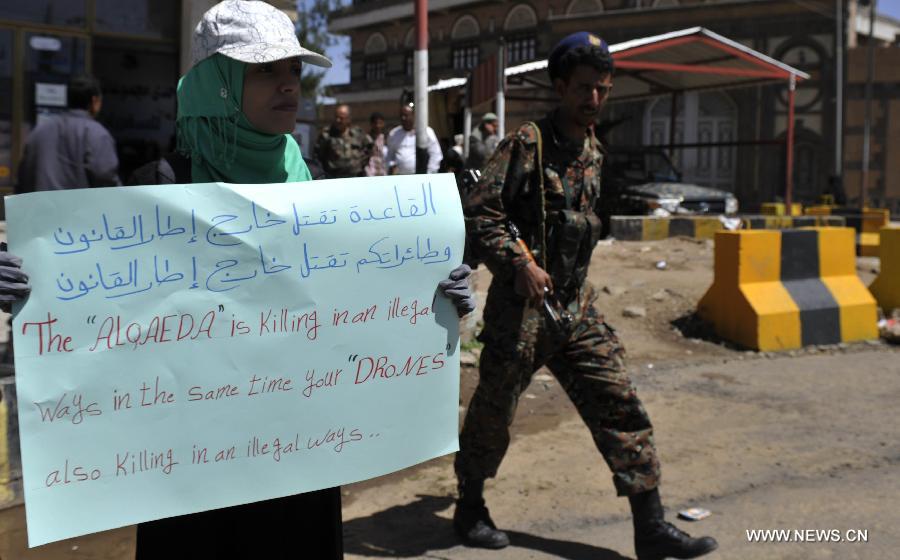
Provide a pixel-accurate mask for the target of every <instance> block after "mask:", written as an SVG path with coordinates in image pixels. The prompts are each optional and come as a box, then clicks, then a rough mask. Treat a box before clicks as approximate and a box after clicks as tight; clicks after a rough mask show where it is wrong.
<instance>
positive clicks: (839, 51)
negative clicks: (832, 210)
mask: <svg viewBox="0 0 900 560" xmlns="http://www.w3.org/2000/svg"><path fill="white" fill-rule="evenodd" d="M834 5H835V8H834V19H835V24H834V29H835V33H834V37H835V48H834V53H835V54H834V64H835V77H834V92H835V93H834V105H835V107H834V182H835V184H834V185H833V187H834V189H835V192H834V193H832V194H837V192H840V191H841V190H842V188H843V187H842V186H841V183H842V177H843V174H844V30H845V28H846V26H845V24H844V2H843V0H837V2H835V3H834Z"/></svg>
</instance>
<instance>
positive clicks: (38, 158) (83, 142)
mask: <svg viewBox="0 0 900 560" xmlns="http://www.w3.org/2000/svg"><path fill="white" fill-rule="evenodd" d="M67 94H68V109H67V110H66V111H63V112H61V113H56V114H53V115H50V116H48V117H47V118H46V120H44V121H42V122H41V123H40V124H38V125H37V126H36V127H35V128H34V130H32V131H31V134H29V135H28V139H27V140H26V141H25V155H24V157H23V158H22V163H21V165H20V166H19V174H18V181H16V193H25V192H32V191H51V190H62V189H78V188H84V187H112V186H116V185H121V184H122V182H121V181H120V180H119V175H118V170H119V158H118V157H116V142H115V140H113V137H112V136H111V135H110V133H109V131H107V130H106V128H104V127H103V125H102V124H100V123H98V122H97V121H96V120H94V117H96V116H97V114H98V113H99V112H100V107H101V105H102V98H101V95H100V83H99V82H98V81H97V80H96V79H95V78H93V77H91V76H77V77H75V78H73V79H72V81H70V82H69V85H68V88H67Z"/></svg>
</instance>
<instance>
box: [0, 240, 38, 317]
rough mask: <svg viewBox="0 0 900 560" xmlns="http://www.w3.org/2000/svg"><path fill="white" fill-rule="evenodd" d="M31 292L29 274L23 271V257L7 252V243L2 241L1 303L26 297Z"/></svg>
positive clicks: (0, 249)
mask: <svg viewBox="0 0 900 560" xmlns="http://www.w3.org/2000/svg"><path fill="white" fill-rule="evenodd" d="M30 292H31V286H30V285H29V284H28V275H27V274H25V273H24V272H22V259H20V258H19V257H17V256H15V255H13V254H12V253H7V252H6V243H0V304H3V306H4V307H8V306H9V304H10V303H12V302H14V301H19V300H20V299H24V298H25V297H27V296H28V294H29V293H30Z"/></svg>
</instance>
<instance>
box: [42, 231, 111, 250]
mask: <svg viewBox="0 0 900 560" xmlns="http://www.w3.org/2000/svg"><path fill="white" fill-rule="evenodd" d="M57 232H58V233H57ZM61 233H63V230H62V228H58V229H57V231H56V232H53V238H54V239H55V240H56V242H57V243H59V244H60V245H63V246H66V247H71V246H72V245H74V244H75V238H74V237H73V236H72V232H70V231H67V232H65V234H66V237H68V239H67V240H66V239H60V238H59V234H61ZM102 240H103V234H102V233H97V230H94V229H92V230H91V234H90V236H89V235H88V234H86V233H82V234H81V235H79V236H78V241H80V242H81V243H83V244H84V246H83V247H78V248H77V249H67V250H65V251H54V254H56V255H71V254H72V253H83V252H84V251H87V250H88V249H90V248H91V243H96V242H97V241H102Z"/></svg>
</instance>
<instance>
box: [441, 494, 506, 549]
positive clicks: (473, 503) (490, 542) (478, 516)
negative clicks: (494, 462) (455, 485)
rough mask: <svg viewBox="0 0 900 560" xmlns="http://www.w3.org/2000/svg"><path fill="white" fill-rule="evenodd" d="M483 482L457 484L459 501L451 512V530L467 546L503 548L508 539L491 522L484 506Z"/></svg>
mask: <svg viewBox="0 0 900 560" xmlns="http://www.w3.org/2000/svg"><path fill="white" fill-rule="evenodd" d="M483 492H484V481H483V480H465V481H460V483H459V499H458V500H457V501H456V511H454V512H453V528H454V529H455V530H456V534H457V535H459V537H460V538H461V539H462V540H463V542H464V543H465V544H466V545H468V546H476V547H479V548H504V547H506V546H509V537H508V536H506V533H504V532H503V531H499V530H497V526H496V525H494V522H493V521H491V515H490V513H488V509H487V506H485V505H484V497H483Z"/></svg>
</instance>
